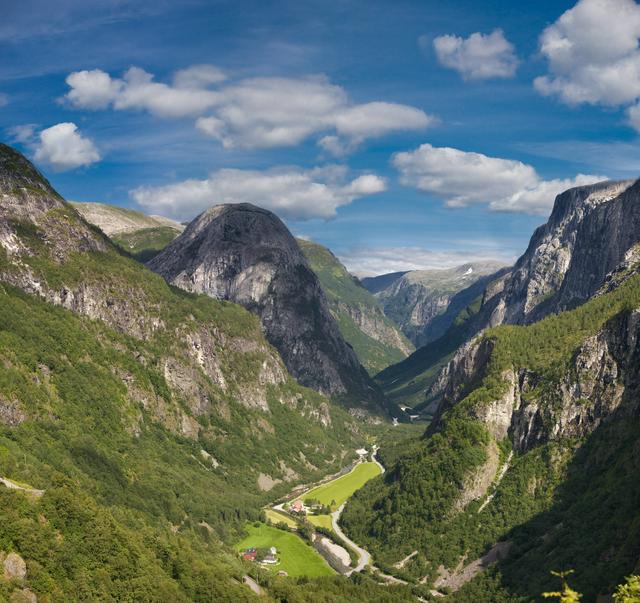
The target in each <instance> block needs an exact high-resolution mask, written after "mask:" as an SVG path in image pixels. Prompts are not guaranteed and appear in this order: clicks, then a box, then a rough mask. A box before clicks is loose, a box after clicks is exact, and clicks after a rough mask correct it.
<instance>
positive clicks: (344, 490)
mask: <svg viewBox="0 0 640 603" xmlns="http://www.w3.org/2000/svg"><path fill="white" fill-rule="evenodd" d="M376 475H380V467H378V465H377V464H376V463H372V462H367V463H360V464H359V465H356V467H355V468H354V469H353V471H350V472H349V473H347V474H346V475H343V476H341V477H339V478H337V479H334V480H332V481H330V482H327V483H326V484H322V485H321V486H318V487H317V488H314V489H313V490H309V492H306V493H305V494H303V495H302V499H303V500H306V499H308V498H316V499H318V500H319V501H320V502H321V503H322V504H323V505H330V504H331V503H332V502H333V501H335V505H334V506H333V507H332V508H333V509H336V508H338V507H339V506H340V505H341V504H342V503H343V502H345V501H346V500H347V498H349V497H350V496H351V495H352V494H353V493H354V492H355V491H356V490H358V489H359V488H362V486H364V485H365V484H366V483H367V482H368V481H369V480H370V479H372V478H374V477H376Z"/></svg>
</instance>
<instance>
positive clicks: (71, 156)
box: [35, 122, 100, 172]
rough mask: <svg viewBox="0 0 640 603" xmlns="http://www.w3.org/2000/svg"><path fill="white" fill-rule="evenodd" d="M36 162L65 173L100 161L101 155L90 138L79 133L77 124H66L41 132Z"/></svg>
mask: <svg viewBox="0 0 640 603" xmlns="http://www.w3.org/2000/svg"><path fill="white" fill-rule="evenodd" d="M35 160H36V161H40V162H42V163H46V164H48V165H50V166H51V167H52V168H53V169H54V170H56V171H60V172H63V171H66V170H72V169H74V168H77V167H81V166H84V165H90V164H92V163H95V162H96V161H99V160H100V153H99V152H98V149H96V147H95V145H94V144H93V142H92V141H91V140H90V139H89V138H85V137H84V136H82V135H81V134H80V132H78V127H77V126H76V124H74V123H70V122H66V123H60V124H56V125H55V126H51V127H50V128H46V129H44V130H42V131H41V132H40V134H39V135H38V139H37V142H36V143H35Z"/></svg>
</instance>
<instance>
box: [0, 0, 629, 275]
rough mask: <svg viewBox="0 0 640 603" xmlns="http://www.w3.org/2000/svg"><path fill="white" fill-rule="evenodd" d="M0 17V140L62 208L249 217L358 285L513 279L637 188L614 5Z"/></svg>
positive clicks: (349, 5) (64, 11)
mask: <svg viewBox="0 0 640 603" xmlns="http://www.w3.org/2000/svg"><path fill="white" fill-rule="evenodd" d="M6 4H7V5H8V6H3V13H4V18H3V22H2V23H1V24H0V56H2V57H3V60H2V62H1V63H0V130H1V131H2V133H3V136H2V140H4V141H6V142H8V143H10V144H13V145H15V146H16V147H18V148H20V149H21V150H23V151H24V152H25V153H27V155H29V156H30V157H31V158H32V159H34V160H35V162H36V163H37V165H38V166H39V167H40V168H41V169H42V171H43V172H44V173H45V174H46V175H47V177H49V179H50V180H51V182H52V183H53V185H54V186H55V187H56V188H57V189H58V190H59V191H60V192H61V193H62V194H63V195H64V196H65V197H67V198H69V199H74V200H85V201H103V202H107V203H114V204H118V205H123V206H130V207H136V208H141V209H143V210H144V211H147V212H149V213H160V214H164V215H169V216H172V217H175V218H178V219H180V220H185V219H188V218H191V217H193V216H195V215H196V214H197V213H198V212H199V211H201V210H202V209H203V208H204V207H206V206H209V205H213V204H216V203H219V202H223V201H251V202H255V203H258V204H263V205H265V206H266V207H268V208H270V209H273V210H274V211H276V213H278V214H279V215H280V216H281V217H283V218H284V219H285V220H286V222H287V223H288V224H289V226H290V227H291V229H292V230H293V232H294V233H296V234H298V235H301V236H307V237H310V238H312V239H313V240H316V241H318V242H320V243H323V244H326V245H328V246H329V247H330V248H331V249H332V250H333V251H334V252H336V253H337V255H339V256H340V257H341V258H342V259H343V260H344V261H345V263H346V264H347V266H348V267H349V268H350V269H352V270H353V271H355V272H358V273H361V274H365V273H367V274H372V273H380V272H385V271H392V270H399V269H408V268H420V267H437V266H451V265H453V264H456V263H462V262H464V261H467V260H475V259H483V258H497V259H503V260H505V261H510V260H512V259H513V258H515V257H516V256H517V255H519V254H520V253H521V252H522V251H523V250H524V249H525V247H526V244H527V242H528V239H529V237H530V235H531V233H532V231H533V229H534V228H535V227H536V226H537V225H539V224H541V223H543V222H544V221H545V219H546V215H548V213H549V211H550V208H551V206H552V202H553V197H554V196H555V194H557V192H559V191H560V190H562V189H563V188H567V187H568V186H571V185H574V184H582V183H587V182H592V181H595V180H598V179H600V178H602V177H609V178H623V177H625V178H626V177H636V176H637V175H638V171H639V167H640V152H639V150H638V149H639V147H638V143H637V131H636V127H638V128H640V109H638V107H637V101H638V97H639V96H640V75H638V74H640V56H639V55H638V48H637V46H638V37H639V36H640V8H639V7H638V5H636V4H635V2H633V0H581V1H580V2H579V3H578V4H576V3H575V2H544V1H541V2H538V3H535V4H532V3H529V4H527V5H524V4H522V3H514V2H511V1H497V0H493V1H486V2H471V1H468V0H467V1H458V2H456V3H442V2H432V1H421V2H418V1H414V2H409V1H397V0H396V1H389V2H382V1H377V2H376V1H369V2H364V1H361V2H356V1H346V0H345V1H333V2H327V1H324V2H314V1H307V2H291V1H290V2H284V1H282V2H277V1H276V2H253V1H236V2H226V1H219V2H213V1H206V2H205V1H197V0H191V1H189V0H187V1H181V2H177V1H168V0H156V1H154V2H134V1H127V0H94V1H93V2H91V3H86V2H80V1H71V0H59V1H58V2H57V3H56V10H55V14H53V11H52V10H51V9H50V8H49V6H50V4H51V3H50V2H42V1H40V0H24V1H22V2H20V3H6ZM88 5H90V6H88ZM607 32H609V33H607ZM132 68H133V69H132ZM636 71H637V72H638V73H636ZM630 74H631V75H630ZM536 78H538V79H536ZM154 84H159V85H154Z"/></svg>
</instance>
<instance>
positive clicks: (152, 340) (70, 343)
mask: <svg viewBox="0 0 640 603" xmlns="http://www.w3.org/2000/svg"><path fill="white" fill-rule="evenodd" d="M365 435H366V434H365V433H364V432H363V431H362V425H361V424H360V423H359V422H356V421H354V419H353V418H352V417H350V416H349V415H348V414H347V413H346V412H345V411H344V410H343V409H342V408H340V407H339V406H337V405H335V404H333V403H332V402H331V401H330V400H328V399H327V398H325V397H323V396H321V395H320V394H318V393H316V392H315V391H313V390H310V389H307V388H304V387H301V386H300V385H298V383H297V382H296V381H295V380H294V379H293V378H292V377H291V376H290V375H289V374H288V372H287V370H286V368H285V366H284V364H283V363H282V360H281V358H280V356H279V354H278V353H277V351H276V350H275V349H274V348H273V347H271V346H270V345H269V343H268V342H267V341H266V339H265V338H264V336H263V334H262V330H261V326H260V323H259V321H258V320H257V319H256V317H255V316H253V315H252V314H251V313H249V312H247V311H246V310H245V309H243V308H242V307H240V306H238V305H235V304H232V303H228V302H223V301H218V300H214V299H211V298H210V297H207V296H201V295H195V294H191V293H187V292H185V291H181V290H179V289H176V288H173V287H171V286H169V285H168V284H167V283H166V282H165V281H164V279H162V278H161V277H160V276H158V275H156V274H154V273H153V272H151V271H150V270H148V269H147V268H145V267H144V266H142V265H141V264H139V263H138V262H136V261H134V260H133V259H131V258H130V257H129V256H128V255H127V254H124V253H123V252H122V251H121V250H120V249H119V248H117V247H116V246H115V245H113V244H112V243H111V242H110V241H109V239H108V238H107V237H106V235H104V233H102V232H101V231H100V230H99V229H97V228H96V227H95V226H92V225H90V224H89V223H87V222H86V221H85V220H84V218H82V216H81V215H80V214H79V213H78V212H77V210H76V209H75V208H74V207H73V206H72V205H70V204H68V203H67V202H66V201H64V200H63V199H62V198H61V197H60V196H59V195H58V194H57V193H56V192H55V191H54V190H53V188H52V187H51V186H50V184H49V183H48V182H47V181H46V180H45V179H44V178H43V177H42V176H41V174H39V173H38V172H37V170H36V169H35V168H34V167H33V166H32V165H31V164H30V163H29V162H28V161H27V160H26V159H25V158H24V157H23V156H21V155H20V154H18V153H17V152H15V151H14V150H13V149H11V148H10V147H8V146H5V145H0V483H1V484H3V486H0V519H1V520H0V559H1V560H2V562H3V563H4V567H5V571H7V572H8V571H9V570H8V569H6V568H11V572H14V571H15V572H17V573H16V575H17V576H18V578H17V579H16V580H13V581H9V580H5V579H4V578H2V577H0V600H7V601H8V600H11V601H14V600H15V601H18V600H28V601H33V600H35V599H34V598H33V596H37V598H38V600H42V601H47V600H51V601H79V600H85V601H87V600H88V601H98V600H121V601H185V602H186V601H210V602H213V601H234V602H235V601H250V600H254V599H255V597H254V596H253V595H252V593H251V591H250V590H249V589H248V588H247V587H245V586H242V585H241V579H242V576H243V574H244V573H245V571H246V570H245V568H244V567H243V566H242V565H241V563H240V561H239V560H238V559H237V556H236V555H235V554H234V553H233V552H232V549H231V548H230V545H231V544H233V543H234V542H236V541H237V540H238V537H239V534H240V533H241V530H242V528H243V525H244V523H245V522H246V521H247V520H248V521H255V520H257V519H258V518H259V517H260V513H261V508H262V506H263V505H264V504H266V503H267V502H268V501H271V500H274V499H275V498H277V497H278V496H281V495H282V494H284V493H285V492H287V491H289V489H290V488H291V482H292V480H295V481H298V480H300V481H302V482H305V481H307V482H308V481H310V480H313V479H317V478H318V477H321V476H324V475H326V474H327V473H330V472H332V471H335V470H338V469H339V468H341V467H343V466H344V464H345V463H348V461H349V459H351V458H353V457H354V456H355V453H354V452H352V451H353V450H354V449H355V448H356V447H357V446H359V445H362V443H363V441H364V437H365ZM24 568H26V576H24V571H23V569H24ZM12 575H13V574H12ZM311 585H315V583H314V582H313V581H311V582H310V583H308V584H306V585H302V586H298V585H297V584H296V582H295V581H293V582H290V583H287V584H286V585H285V584H282V583H281V581H278V580H276V581H274V582H273V583H272V584H271V585H265V588H266V589H267V593H268V596H272V598H274V599H276V600H278V597H276V593H277V589H282V591H283V592H285V591H286V592H288V593H289V595H290V598H292V599H293V600H295V599H296V598H297V599H298V600H300V599H302V600H305V595H303V594H302V592H304V591H305V590H306V589H309V590H314V591H321V590H322V588H326V589H329V590H331V589H333V591H335V592H340V590H341V589H346V590H349V588H351V587H350V584H349V583H348V582H346V581H344V580H343V579H338V578H336V579H327V580H326V582H325V586H324V587H322V586H321V585H318V586H317V587H315V586H311ZM367 585H368V586H367ZM367 585H365V587H364V588H363V593H364V594H363V597H364V598H363V599H361V600H367V596H369V595H368V594H367V593H370V589H371V588H374V587H375V584H373V585H370V584H369V582H367ZM271 589H274V590H271ZM352 590H355V589H352ZM372 596H374V595H372ZM390 596H391V595H390ZM314 597H315V595H313V594H310V595H309V596H308V597H307V598H306V600H310V601H313V600H316V599H315V598H314ZM346 597H347V598H348V599H350V600H359V598H358V594H357V593H355V592H351V594H350V595H346Z"/></svg>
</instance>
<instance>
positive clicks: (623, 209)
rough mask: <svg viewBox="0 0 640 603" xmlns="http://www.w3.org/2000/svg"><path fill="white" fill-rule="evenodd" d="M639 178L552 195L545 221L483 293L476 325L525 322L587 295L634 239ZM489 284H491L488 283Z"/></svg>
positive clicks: (639, 220)
mask: <svg viewBox="0 0 640 603" xmlns="http://www.w3.org/2000/svg"><path fill="white" fill-rule="evenodd" d="M639 201H640V182H639V181H635V180H626V181H622V182H601V183H599V184H593V185H589V186H580V187H577V188H572V189H569V190H567V191H565V192H564V193H562V194H560V195H558V196H557V197H556V201H555V204H554V208H553V212H552V213H551V216H550V217H549V221H548V222H547V223H546V224H545V225H544V226H541V227H540V228H538V229H537V230H536V231H535V232H534V234H533V236H532V237H531V241H530V243H529V247H528V248H527V250H526V252H525V253H524V254H523V255H522V256H521V257H520V259H519V260H518V261H517V262H516V264H515V266H514V267H513V269H512V271H511V273H510V274H508V275H506V276H505V277H504V278H503V279H501V282H500V284H499V288H500V289H501V290H500V291H499V292H498V293H497V294H494V295H488V296H487V295H485V300H484V304H483V308H482V310H481V313H480V317H479V320H478V328H479V329H481V328H484V327H487V326H495V325H497V324H501V323H509V324H528V323H531V322H535V321H536V320H539V319H541V318H543V317H544V316H546V315H548V314H550V313H552V312H558V311H562V310H566V309H571V308H573V307H575V306H577V305H579V304H581V303H583V302H585V301H586V300H588V299H589V298H590V297H592V296H593V295H594V294H595V293H596V292H597V291H598V290H599V289H600V288H601V287H602V286H603V285H604V284H605V281H606V279H607V275H609V274H610V273H611V272H612V271H613V270H615V269H616V267H617V266H619V265H620V264H621V263H623V262H624V261H625V257H626V256H627V254H628V253H629V251H630V250H631V249H632V248H633V247H634V246H635V245H636V243H638V241H639V240H640V202H639ZM492 286H494V287H495V284H494V285H492Z"/></svg>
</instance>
